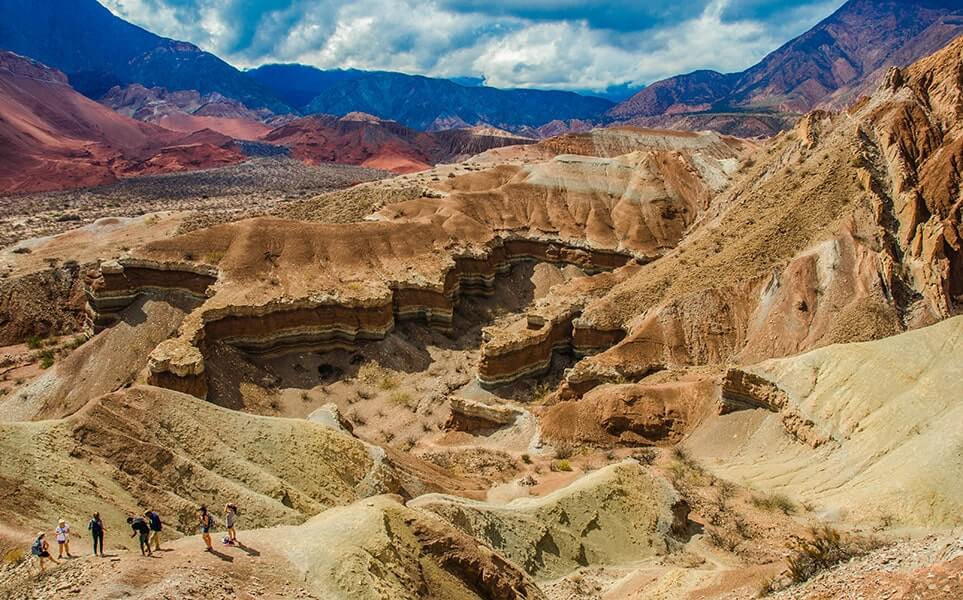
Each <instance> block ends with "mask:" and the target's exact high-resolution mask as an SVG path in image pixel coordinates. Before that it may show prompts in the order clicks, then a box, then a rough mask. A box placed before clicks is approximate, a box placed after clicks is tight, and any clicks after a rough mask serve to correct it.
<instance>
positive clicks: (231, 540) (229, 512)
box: [224, 503, 240, 545]
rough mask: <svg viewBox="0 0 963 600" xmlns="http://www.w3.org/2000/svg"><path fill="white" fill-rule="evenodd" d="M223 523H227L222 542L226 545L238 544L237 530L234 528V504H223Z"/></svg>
mask: <svg viewBox="0 0 963 600" xmlns="http://www.w3.org/2000/svg"><path fill="white" fill-rule="evenodd" d="M224 523H225V525H227V539H225V540H224V543H225V544H228V545H234V544H240V542H238V541H237V531H236V530H235V529H234V524H235V523H237V505H236V504H230V503H229V504H226V505H225V506H224Z"/></svg>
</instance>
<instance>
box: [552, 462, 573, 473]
mask: <svg viewBox="0 0 963 600" xmlns="http://www.w3.org/2000/svg"><path fill="white" fill-rule="evenodd" d="M549 468H550V469H551V470H553V471H571V470H572V463H570V462H568V461H567V460H553V461H552V464H551V465H550V466H549Z"/></svg>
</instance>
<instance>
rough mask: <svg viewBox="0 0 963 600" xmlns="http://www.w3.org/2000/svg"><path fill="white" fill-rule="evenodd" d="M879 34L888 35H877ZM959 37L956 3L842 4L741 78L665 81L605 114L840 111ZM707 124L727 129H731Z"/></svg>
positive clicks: (705, 75)
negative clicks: (890, 73) (888, 74)
mask: <svg viewBox="0 0 963 600" xmlns="http://www.w3.org/2000/svg"><path fill="white" fill-rule="evenodd" d="M880 31H887V32H891V33H890V34H889V35H885V36H880V35H879V32H880ZM960 33H963V8H961V7H960V6H959V3H957V2H947V1H941V0H911V1H896V0H885V1H881V2H879V1H875V0H850V1H849V2H847V3H846V4H844V5H843V6H842V7H841V8H840V9H839V10H838V11H836V12H835V13H834V14H832V15H831V16H829V17H828V18H826V19H825V20H823V21H822V22H820V23H819V24H818V25H816V26H815V27H814V28H812V29H811V30H809V31H807V32H806V33H804V34H803V35H801V36H799V37H798V38H796V39H794V40H792V41H790V42H788V43H787V44H786V45H784V46H782V47H781V48H779V49H778V50H776V51H774V52H772V53H771V54H769V55H768V56H766V57H765V58H764V59H763V60H762V61H760V62H759V63H758V64H756V65H755V66H753V67H751V68H749V69H747V70H745V71H743V72H741V73H729V74H721V73H717V72H714V71H697V72H694V73H690V74H687V75H680V76H677V77H672V78H669V79H665V80H663V81H659V82H656V83H653V84H652V85H650V86H649V87H647V88H646V89H644V90H642V91H641V92H639V93H638V94H636V95H635V96H633V97H632V98H630V99H628V100H626V101H624V102H622V103H620V104H619V105H617V106H615V107H614V108H613V109H611V110H610V111H609V112H608V115H609V116H610V117H612V118H614V119H617V120H620V121H621V120H633V119H635V120H642V121H644V122H647V123H649V124H656V121H655V120H656V119H661V121H658V124H660V125H667V124H670V123H672V122H671V121H667V120H666V119H667V118H668V117H669V116H671V115H681V114H686V113H702V112H709V113H725V112H731V111H738V112H746V111H749V112H753V111H756V112H758V111H765V112H773V113H796V114H798V113H805V112H808V111H809V110H812V109H813V108H816V107H819V106H835V107H840V106H845V105H846V104H848V103H849V102H851V101H852V100H854V99H855V98H856V97H858V95H859V94H861V93H864V92H866V91H871V89H872V88H873V86H875V85H876V84H877V83H878V81H879V80H880V78H881V77H882V74H883V73H884V72H885V70H886V68H888V67H889V66H894V65H895V66H906V65H908V64H910V63H911V62H913V61H914V60H917V59H919V58H921V57H923V56H926V55H928V54H930V53H932V52H935V51H937V50H938V49H940V48H941V47H942V46H943V45H945V44H946V43H947V42H949V41H950V40H952V39H953V38H954V37H956V36H957V35H959V34H960ZM702 119H705V117H702ZM703 124H705V123H704V121H703ZM710 126H711V125H710ZM715 126H716V127H717V128H719V129H722V130H725V131H727V132H732V131H733V129H732V128H733V127H734V125H732V124H726V125H723V124H719V123H716V124H715ZM759 131H760V132H763V131H764V130H761V129H760V130H759Z"/></svg>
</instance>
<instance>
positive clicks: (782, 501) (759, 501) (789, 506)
mask: <svg viewBox="0 0 963 600" xmlns="http://www.w3.org/2000/svg"><path fill="white" fill-rule="evenodd" d="M750 501H751V502H752V505H753V506H755V507H756V508H761V509H763V510H768V511H779V512H781V513H783V514H787V515H791V514H793V513H794V512H796V504H795V502H793V501H792V500H791V499H790V498H789V497H788V496H786V495H785V494H777V493H771V494H765V495H759V494H757V495H753V496H752V499H751V500H750Z"/></svg>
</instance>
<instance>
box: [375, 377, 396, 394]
mask: <svg viewBox="0 0 963 600" xmlns="http://www.w3.org/2000/svg"><path fill="white" fill-rule="evenodd" d="M378 387H379V388H380V389H381V390H382V391H385V392H387V391H388V390H393V389H395V388H396V387H398V381H397V380H396V379H395V378H394V377H392V376H391V375H385V376H384V377H382V378H381V380H380V381H378Z"/></svg>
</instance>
